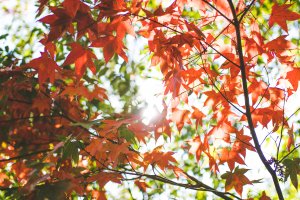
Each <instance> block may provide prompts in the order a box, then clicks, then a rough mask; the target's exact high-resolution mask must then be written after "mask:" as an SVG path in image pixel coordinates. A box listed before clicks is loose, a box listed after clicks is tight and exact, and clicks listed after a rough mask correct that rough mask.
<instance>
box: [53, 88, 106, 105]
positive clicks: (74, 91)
mask: <svg viewBox="0 0 300 200" xmlns="http://www.w3.org/2000/svg"><path fill="white" fill-rule="evenodd" d="M64 95H69V96H72V97H74V96H82V97H85V98H87V99H88V100H89V101H91V100H93V99H98V100H100V101H103V100H104V99H107V95H106V90H105V89H104V88H101V87H99V86H96V87H95V88H94V90H93V91H90V90H89V89H88V88H87V87H85V86H83V85H78V86H67V87H66V88H65V89H64V91H63V92H62V93H60V94H59V96H64Z"/></svg>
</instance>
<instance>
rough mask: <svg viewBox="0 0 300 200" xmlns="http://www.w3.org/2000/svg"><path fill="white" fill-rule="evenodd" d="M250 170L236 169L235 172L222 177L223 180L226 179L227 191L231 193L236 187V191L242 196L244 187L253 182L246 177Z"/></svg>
mask: <svg viewBox="0 0 300 200" xmlns="http://www.w3.org/2000/svg"><path fill="white" fill-rule="evenodd" d="M247 171H248V169H239V167H236V168H235V170H234V172H226V173H225V174H223V175H222V176H221V178H222V179H226V183H225V191H226V192H227V191H229V190H230V189H231V188H233V187H234V189H235V191H236V192H237V193H238V194H239V195H240V196H242V192H243V186H244V185H247V184H250V185H252V183H251V181H250V180H249V179H248V178H247V177H246V176H245V175H244V174H245V173H246V172H247Z"/></svg>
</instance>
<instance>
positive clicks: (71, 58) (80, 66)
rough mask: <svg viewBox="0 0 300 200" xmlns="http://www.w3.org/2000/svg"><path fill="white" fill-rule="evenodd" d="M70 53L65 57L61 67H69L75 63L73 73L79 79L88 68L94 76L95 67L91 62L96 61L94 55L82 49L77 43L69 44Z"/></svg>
mask: <svg viewBox="0 0 300 200" xmlns="http://www.w3.org/2000/svg"><path fill="white" fill-rule="evenodd" d="M71 47H72V51H71V52H70V54H69V55H68V56H67V58H66V60H65V62H64V64H63V66H65V65H70V64H72V63H74V62H75V73H76V75H77V76H78V77H79V78H81V77H82V76H83V74H84V72H85V71H86V68H89V69H90V70H91V71H92V72H93V73H94V74H95V73H96V66H95V64H94V62H93V59H97V57H96V56H95V54H94V53H93V52H92V51H91V50H89V49H85V48H83V47H82V46H81V45H80V44H78V43H75V42H74V43H72V44H71Z"/></svg>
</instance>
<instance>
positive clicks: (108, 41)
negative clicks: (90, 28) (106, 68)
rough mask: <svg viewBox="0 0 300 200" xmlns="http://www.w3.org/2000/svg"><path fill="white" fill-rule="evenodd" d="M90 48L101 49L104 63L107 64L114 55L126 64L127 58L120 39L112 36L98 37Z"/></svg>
mask: <svg viewBox="0 0 300 200" xmlns="http://www.w3.org/2000/svg"><path fill="white" fill-rule="evenodd" d="M91 46H92V47H103V56H104V59H105V62H108V61H109V60H110V59H111V58H112V57H113V55H114V54H115V53H117V54H118V55H119V56H121V57H122V58H123V59H124V60H125V61H126V62H128V58H127V56H126V54H125V52H124V50H123V49H124V48H125V47H124V45H123V42H122V39H120V38H119V37H114V36H105V37H100V38H98V39H97V40H95V41H93V43H92V44H91Z"/></svg>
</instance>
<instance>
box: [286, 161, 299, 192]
mask: <svg viewBox="0 0 300 200" xmlns="http://www.w3.org/2000/svg"><path fill="white" fill-rule="evenodd" d="M282 164H283V165H284V166H285V167H286V170H285V174H284V180H285V181H286V180H287V179H288V177H290V179H291V182H292V184H293V186H294V187H295V188H296V190H298V178H297V175H299V174H300V158H294V159H285V160H283V162H282Z"/></svg>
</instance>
